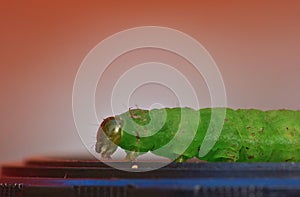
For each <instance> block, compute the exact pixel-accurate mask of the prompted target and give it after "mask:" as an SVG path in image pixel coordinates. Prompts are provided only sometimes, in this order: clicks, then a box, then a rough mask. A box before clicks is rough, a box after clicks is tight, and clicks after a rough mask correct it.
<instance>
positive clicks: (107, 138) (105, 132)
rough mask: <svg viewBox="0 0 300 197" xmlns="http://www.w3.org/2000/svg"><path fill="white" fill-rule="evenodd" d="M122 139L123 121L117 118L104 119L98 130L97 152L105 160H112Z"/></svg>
mask: <svg viewBox="0 0 300 197" xmlns="http://www.w3.org/2000/svg"><path fill="white" fill-rule="evenodd" d="M121 137H122V124H121V120H117V119H116V118H115V117H108V118H106V119H104V120H103V121H102V123H101V125H100V127H99V129H98V133H97V142H96V146H95V151H96V152H97V153H100V154H101V156H102V157H103V158H111V155H112V154H113V153H114V152H115V151H116V150H117V148H118V144H119V143H120V141H121Z"/></svg>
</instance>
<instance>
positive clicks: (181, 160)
mask: <svg viewBox="0 0 300 197" xmlns="http://www.w3.org/2000/svg"><path fill="white" fill-rule="evenodd" d="M187 159H188V158H187V157H186V156H184V155H180V156H179V157H178V158H177V159H175V162H178V163H183V162H185V161H186V160H187Z"/></svg>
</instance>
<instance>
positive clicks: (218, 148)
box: [95, 108, 300, 162]
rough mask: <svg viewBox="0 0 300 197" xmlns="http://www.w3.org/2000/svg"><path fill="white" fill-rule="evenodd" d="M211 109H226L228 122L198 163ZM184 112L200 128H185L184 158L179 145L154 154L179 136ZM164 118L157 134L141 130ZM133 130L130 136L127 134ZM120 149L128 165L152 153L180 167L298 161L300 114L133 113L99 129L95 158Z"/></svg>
mask: <svg viewBox="0 0 300 197" xmlns="http://www.w3.org/2000/svg"><path fill="white" fill-rule="evenodd" d="M212 109H215V110H224V109H225V110H226V116H225V118H224V124H223V128H222V131H221V134H220V136H219V138H218V140H217V142H216V143H215V144H214V146H213V148H212V149H211V150H210V151H209V152H208V154H206V155H205V156H203V157H200V156H199V149H200V147H201V144H202V142H203V139H204V136H205V135H209V133H207V128H208V125H209V123H210V121H211V111H212ZM182 111H186V112H187V113H188V115H187V117H188V120H189V121H190V122H193V121H194V120H199V122H197V128H192V127H191V126H190V125H191V124H184V126H183V129H184V130H185V133H184V135H182V136H180V138H182V141H183V142H184V139H185V138H186V137H187V136H191V134H192V132H194V134H193V136H194V138H193V139H192V141H191V143H190V144H188V146H187V148H186V149H185V150H184V151H183V152H181V153H178V152H176V149H177V148H178V147H179V146H182V144H181V143H182V142H180V140H179V142H178V144H177V145H175V146H173V147H172V148H170V149H169V150H168V151H167V152H163V153H161V152H156V151H155V150H157V149H159V148H160V147H162V146H164V145H165V144H167V143H168V142H169V141H170V140H172V138H173V137H174V135H175V134H176V132H177V130H178V127H179V124H181V123H180V121H181V119H180V116H181V113H182ZM163 112H165V117H164V118H165V120H164V121H163V122H162V123H159V122H157V123H158V124H161V125H159V126H158V128H159V130H158V131H155V132H154V131H152V130H151V129H152V127H147V130H145V129H144V130H138V129H137V128H146V127H145V125H147V124H149V123H150V122H151V117H157V120H160V119H163V117H162V116H163V114H164V113H163ZM195 112H198V113H195ZM195 116H197V117H195ZM198 116H200V117H198ZM129 120H131V121H132V120H133V121H134V123H135V124H131V123H132V122H130V121H129ZM124 125H126V127H124ZM133 125H135V126H133ZM136 125H137V126H136ZM155 125H156V123H155ZM139 126H140V127H139ZM131 129H132V130H131ZM155 129H157V128H155ZM129 130H131V131H130V132H129ZM142 132H148V134H149V133H150V135H146V136H145V135H143V136H142V135H141V133H142ZM152 132H153V133H154V134H152ZM118 146H119V147H121V148H123V149H125V150H126V152H127V159H131V160H133V159H135V158H136V157H137V156H138V155H139V154H141V153H146V152H148V151H151V152H153V153H154V154H157V155H159V156H164V157H167V158H170V159H173V158H174V157H175V158H177V159H176V160H177V161H180V162H183V161H186V160H187V159H190V158H193V157H196V158H198V159H200V160H205V161H212V162H215V161H231V162H256V161H257V162H287V161H300V110H298V111H296V110H285V109H282V110H268V111H262V110H258V109H237V110H234V109H231V108H204V109H200V110H194V109H191V108H162V109H153V110H143V109H133V110H129V111H127V112H125V113H123V114H120V115H117V116H115V117H108V118H106V119H104V120H103V122H102V123H101V125H100V127H99V130H98V133H97V142H96V146H95V150H96V152H98V153H100V154H101V156H102V157H105V158H110V156H111V155H112V154H113V153H114V152H115V150H116V149H117V147H118ZM176 146H178V147H176Z"/></svg>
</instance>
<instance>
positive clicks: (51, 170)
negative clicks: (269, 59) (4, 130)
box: [0, 158, 300, 197]
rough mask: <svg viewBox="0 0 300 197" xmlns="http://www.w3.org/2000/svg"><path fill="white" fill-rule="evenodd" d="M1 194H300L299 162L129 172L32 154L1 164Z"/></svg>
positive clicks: (176, 165) (181, 165) (122, 164)
mask: <svg viewBox="0 0 300 197" xmlns="http://www.w3.org/2000/svg"><path fill="white" fill-rule="evenodd" d="M114 165H117V166H118V168H122V169H124V170H126V169H131V166H132V165H137V166H138V167H139V170H141V169H144V168H146V169H147V170H151V169H152V168H155V167H157V165H161V163H159V162H149V161H147V162H137V163H131V162H114ZM131 170H132V169H131ZM0 196H156V197H159V196H300V163H204V162H194V163H171V164H169V165H167V166H165V167H163V168H160V169H157V170H153V171H147V172H127V171H122V170H117V169H114V168H112V167H110V166H108V165H106V164H104V163H102V162H99V161H98V160H92V159H88V160H87V159H80V158H79V159H78V158H77V159H61V158H40V159H38V158H36V159H29V160H26V161H25V162H24V163H22V164H9V165H3V166H2V178H1V179H0Z"/></svg>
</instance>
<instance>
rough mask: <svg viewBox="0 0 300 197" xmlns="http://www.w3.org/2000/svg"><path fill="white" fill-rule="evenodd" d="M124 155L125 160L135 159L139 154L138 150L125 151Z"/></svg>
mask: <svg viewBox="0 0 300 197" xmlns="http://www.w3.org/2000/svg"><path fill="white" fill-rule="evenodd" d="M126 153H127V154H126V157H125V160H126V161H135V160H136V158H137V157H138V156H139V155H140V154H139V153H138V152H136V151H134V150H133V151H126Z"/></svg>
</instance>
